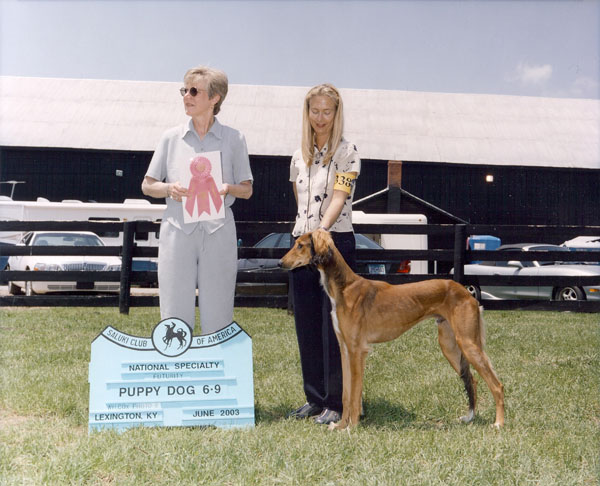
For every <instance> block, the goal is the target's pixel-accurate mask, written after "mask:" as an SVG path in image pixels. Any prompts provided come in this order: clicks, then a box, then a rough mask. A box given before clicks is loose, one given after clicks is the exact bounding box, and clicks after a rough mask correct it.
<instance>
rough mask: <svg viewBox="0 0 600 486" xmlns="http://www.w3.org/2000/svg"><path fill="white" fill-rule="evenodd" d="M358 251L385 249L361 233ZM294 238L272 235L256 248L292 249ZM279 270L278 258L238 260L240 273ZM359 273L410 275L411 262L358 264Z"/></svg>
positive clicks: (357, 244)
mask: <svg viewBox="0 0 600 486" xmlns="http://www.w3.org/2000/svg"><path fill="white" fill-rule="evenodd" d="M354 238H355V240H356V249H357V250H382V249H383V247H382V246H380V245H378V244H377V243H375V242H374V241H373V240H371V239H370V238H367V237H366V236H365V235H362V234H360V233H355V234H354ZM293 243H294V238H293V237H292V235H291V234H290V233H271V234H270V235H267V236H265V237H264V238H263V239H262V240H260V241H259V242H258V243H256V245H254V248H291V247H292V245H293ZM278 268H279V259H278V258H240V259H239V260H238V271H243V272H252V271H261V270H275V269H278ZM356 271H357V273H370V274H385V273H409V272H410V262H407V261H403V262H400V263H398V262H395V263H393V262H385V261H382V262H374V263H371V262H368V263H365V262H360V261H359V262H357V268H356Z"/></svg>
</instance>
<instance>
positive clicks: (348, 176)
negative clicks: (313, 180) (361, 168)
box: [333, 172, 356, 194]
mask: <svg viewBox="0 0 600 486" xmlns="http://www.w3.org/2000/svg"><path fill="white" fill-rule="evenodd" d="M355 182H356V173H354V172H336V174H335V184H334V185H333V189H334V190H338V191H344V192H345V193H347V194H350V193H351V192H352V187H353V186H354V183H355Z"/></svg>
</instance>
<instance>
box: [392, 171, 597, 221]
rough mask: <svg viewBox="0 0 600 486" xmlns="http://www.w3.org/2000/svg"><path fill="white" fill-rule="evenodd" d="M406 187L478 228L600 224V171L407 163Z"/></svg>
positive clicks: (404, 177)
mask: <svg viewBox="0 0 600 486" xmlns="http://www.w3.org/2000/svg"><path fill="white" fill-rule="evenodd" d="M487 174H491V175H493V176H494V182H492V183H488V182H486V181H485V176H486V175H487ZM402 188H403V189H405V190H407V191H408V192H410V193H412V194H414V195H416V196H418V197H420V198H421V199H424V200H426V201H428V202H429V203H431V204H434V205H436V206H438V207H440V208H442V209H445V210H446V211H448V212H450V213H452V214H454V215H456V216H458V217H459V218H462V219H464V220H466V221H469V222H470V223H473V224H560V225H600V211H599V210H598V204H597V201H598V200H599V198H600V170H591V169H589V170H585V169H561V168H545V167H544V168H541V167H517V166H480V165H470V164H437V163H427V162H404V163H403V172H402Z"/></svg>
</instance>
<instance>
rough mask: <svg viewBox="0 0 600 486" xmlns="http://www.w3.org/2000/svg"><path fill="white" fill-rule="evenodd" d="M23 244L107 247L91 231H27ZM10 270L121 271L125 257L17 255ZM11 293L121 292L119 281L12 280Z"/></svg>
mask: <svg viewBox="0 0 600 486" xmlns="http://www.w3.org/2000/svg"><path fill="white" fill-rule="evenodd" d="M18 245H19V246H104V242H103V241H102V240H101V239H100V237H99V236H98V235H96V234H95V233H90V232H70V231H69V232H67V231H32V232H29V233H26V234H25V236H23V238H22V239H21V241H20V242H19V243H18ZM7 269H9V270H15V271H20V270H25V271H50V270H63V271H77V270H81V271H120V270H121V259H120V258H118V257H116V256H72V255H64V256H62V255H61V256H46V255H23V256H21V255H17V256H11V257H10V258H9V259H8V267H7ZM8 291H9V293H11V294H13V295H16V294H20V293H23V291H24V292H25V294H27V295H33V294H42V293H46V292H64V291H86V292H118V291H119V282H36V281H11V282H9V283H8Z"/></svg>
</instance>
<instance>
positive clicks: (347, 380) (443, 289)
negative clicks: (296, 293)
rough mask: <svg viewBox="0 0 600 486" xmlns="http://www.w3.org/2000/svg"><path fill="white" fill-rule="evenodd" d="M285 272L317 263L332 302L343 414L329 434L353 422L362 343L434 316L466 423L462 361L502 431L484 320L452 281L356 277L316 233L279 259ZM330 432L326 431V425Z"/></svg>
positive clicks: (500, 391) (500, 394) (468, 385)
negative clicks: (484, 391)
mask: <svg viewBox="0 0 600 486" xmlns="http://www.w3.org/2000/svg"><path fill="white" fill-rule="evenodd" d="M280 264H281V266H282V267H284V268H288V269H292V268H297V267H301V266H303V265H310V264H312V265H316V267H317V268H318V270H319V272H320V273H321V284H322V285H323V288H324V289H325V292H326V293H327V295H328V296H329V298H330V299H331V307H332V311H331V317H332V320H333V326H334V329H335V333H336V335H337V338H338V342H339V345H340V352H341V356H342V374H343V393H342V403H343V406H344V410H343V413H342V418H341V420H340V421H339V422H338V423H337V424H332V428H345V427H349V426H353V425H356V424H358V420H359V415H360V407H361V397H362V389H363V376H364V371H365V359H366V356H367V353H368V352H369V344H371V343H381V342H385V341H391V340H392V339H395V338H397V337H398V336H400V335H401V334H402V333H403V332H405V331H408V330H409V329H410V328H411V327H413V326H414V325H415V324H417V323H418V322H420V321H422V320H423V319H426V318H428V317H436V318H437V324H438V341H439V343H440V347H441V348H442V353H443V354H444V356H445V357H446V358H447V359H448V361H449V362H450V364H451V365H452V367H453V368H454V369H455V370H456V372H457V373H458V374H459V375H460V377H461V378H462V380H463V382H464V385H465V390H466V392H467V396H468V398H469V414H468V415H467V416H465V417H461V419H462V420H463V421H464V422H470V421H471V420H473V417H474V415H475V404H476V399H477V393H476V391H477V390H476V382H475V380H474V378H473V376H472V375H471V370H470V368H469V363H470V364H471V365H473V367H474V368H475V369H476V370H477V372H478V373H479V375H480V376H482V377H483V379H484V380H485V382H486V383H487V385H488V387H489V389H490V390H491V392H492V395H493V396H494V400H495V401H496V422H495V423H494V426H496V427H501V426H502V425H504V388H503V386H502V383H500V381H499V380H498V377H497V376H496V373H495V372H494V369H493V367H492V364H491V362H490V360H489V358H488V357H487V355H486V354H485V352H484V351H483V345H484V341H485V335H484V327H483V319H482V316H481V310H480V308H479V304H478V302H477V301H476V300H475V299H474V298H473V297H472V296H471V294H469V292H468V291H467V290H466V289H465V288H464V287H463V286H462V285H460V284H458V283H456V282H454V281H452V280H441V279H438V280H426V281H422V282H417V283H409V284H403V285H390V284H388V283H387V282H383V281H378V280H368V279H365V278H362V277H360V276H358V275H356V274H355V273H354V272H353V271H352V270H351V269H350V267H349V266H348V265H347V264H346V262H345V261H344V259H343V257H342V255H341V254H340V252H339V251H338V250H337V248H336V247H335V245H334V243H333V240H332V239H331V235H330V234H329V233H328V232H326V231H323V230H317V231H314V232H312V233H306V234H304V235H302V236H301V237H299V238H298V239H297V240H296V244H295V245H294V247H293V248H292V249H291V250H290V251H289V252H288V253H287V254H286V255H285V256H284V257H283V258H282V259H281V261H280ZM330 427H331V426H330Z"/></svg>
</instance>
